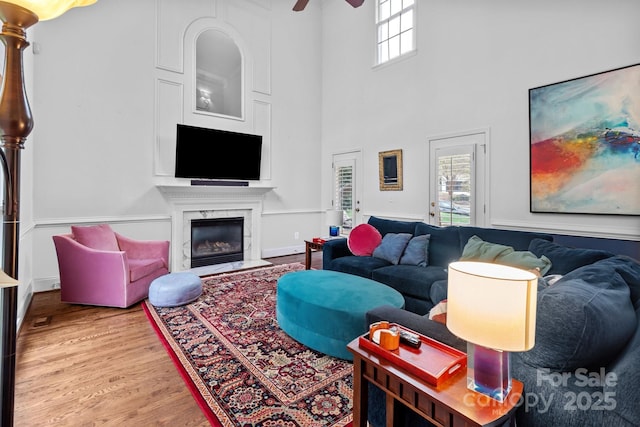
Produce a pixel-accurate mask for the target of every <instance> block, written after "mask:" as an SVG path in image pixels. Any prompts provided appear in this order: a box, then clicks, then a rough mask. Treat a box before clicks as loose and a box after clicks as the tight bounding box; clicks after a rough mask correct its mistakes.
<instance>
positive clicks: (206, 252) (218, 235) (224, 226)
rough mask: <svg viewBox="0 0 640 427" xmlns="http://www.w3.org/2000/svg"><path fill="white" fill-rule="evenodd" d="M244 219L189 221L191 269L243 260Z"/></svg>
mask: <svg viewBox="0 0 640 427" xmlns="http://www.w3.org/2000/svg"><path fill="white" fill-rule="evenodd" d="M243 235H244V218H243V217H238V218H205V219H192V220H191V268H194V267H202V266H205V265H214V264H221V263H226V262H235V261H242V260H243V259H244V238H243Z"/></svg>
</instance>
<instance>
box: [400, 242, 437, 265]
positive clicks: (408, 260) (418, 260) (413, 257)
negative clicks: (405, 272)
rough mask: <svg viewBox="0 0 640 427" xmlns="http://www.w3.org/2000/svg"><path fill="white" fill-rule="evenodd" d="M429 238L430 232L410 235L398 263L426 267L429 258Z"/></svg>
mask: <svg viewBox="0 0 640 427" xmlns="http://www.w3.org/2000/svg"><path fill="white" fill-rule="evenodd" d="M430 238H431V235H430V234H423V235H422V236H415V237H412V238H411V240H409V243H408V244H407V247H406V249H405V250H404V253H403V254H402V257H401V258H400V264H407V265H418V266H420V267H426V266H427V263H428V260H429V239H430Z"/></svg>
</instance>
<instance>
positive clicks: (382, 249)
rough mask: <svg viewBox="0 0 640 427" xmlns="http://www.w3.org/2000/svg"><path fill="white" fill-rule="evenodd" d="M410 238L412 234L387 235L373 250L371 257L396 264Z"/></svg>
mask: <svg viewBox="0 0 640 427" xmlns="http://www.w3.org/2000/svg"><path fill="white" fill-rule="evenodd" d="M411 237H413V234H409V233H387V234H385V235H384V237H383V238H382V242H380V244H379V245H378V247H377V248H375V249H374V250H373V256H374V257H376V258H382V259H384V260H386V261H389V262H390V263H391V264H398V262H400V257H401V256H402V254H403V253H404V250H405V248H406V247H407V243H409V240H411Z"/></svg>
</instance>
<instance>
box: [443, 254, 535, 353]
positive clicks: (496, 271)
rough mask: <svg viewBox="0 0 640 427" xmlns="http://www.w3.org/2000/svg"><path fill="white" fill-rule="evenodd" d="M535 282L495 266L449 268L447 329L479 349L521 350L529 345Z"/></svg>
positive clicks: (515, 270) (467, 264)
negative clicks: (479, 347) (479, 346)
mask: <svg viewBox="0 0 640 427" xmlns="http://www.w3.org/2000/svg"><path fill="white" fill-rule="evenodd" d="M537 289H538V277H537V276H536V275H535V274H533V273H531V272H529V271H525V270H521V269H518V268H514V267H508V266H505V265H499V264H489V263H484V262H472V261H460V262H453V263H451V264H449V279H448V296H447V327H448V328H449V330H450V331H451V332H453V333H454V334H455V335H457V336H458V337H460V338H462V339H465V340H467V341H469V342H472V343H474V344H477V345H481V346H483V347H488V348H492V349H495V350H504V351H526V350H530V349H531V348H533V346H534V344H535V330H536V302H537V298H536V295H537Z"/></svg>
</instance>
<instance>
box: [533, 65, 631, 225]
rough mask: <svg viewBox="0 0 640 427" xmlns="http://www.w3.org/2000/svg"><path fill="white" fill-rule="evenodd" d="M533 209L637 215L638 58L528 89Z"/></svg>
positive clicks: (537, 210) (553, 211) (555, 211)
mask: <svg viewBox="0 0 640 427" xmlns="http://www.w3.org/2000/svg"><path fill="white" fill-rule="evenodd" d="M529 131H530V133H529V135H530V144H531V145H530V149H531V152H530V168H531V169H530V170H531V181H530V185H531V206H530V210H531V212H552V213H584V214H610V215H611V214H613V215H640V64H635V65H630V66H628V67H623V68H618V69H615V70H610V71H605V72H602V73H598V74H592V75H589V76H586V77H580V78H576V79H572V80H567V81H564V82H560V83H554V84H549V85H546V86H541V87H537V88H534V89H529Z"/></svg>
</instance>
